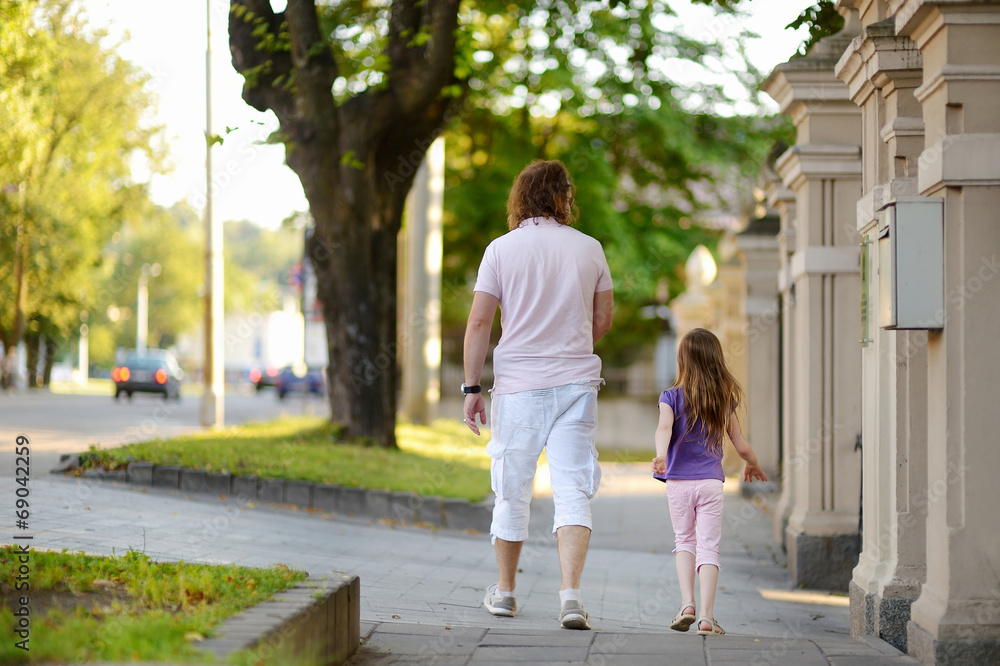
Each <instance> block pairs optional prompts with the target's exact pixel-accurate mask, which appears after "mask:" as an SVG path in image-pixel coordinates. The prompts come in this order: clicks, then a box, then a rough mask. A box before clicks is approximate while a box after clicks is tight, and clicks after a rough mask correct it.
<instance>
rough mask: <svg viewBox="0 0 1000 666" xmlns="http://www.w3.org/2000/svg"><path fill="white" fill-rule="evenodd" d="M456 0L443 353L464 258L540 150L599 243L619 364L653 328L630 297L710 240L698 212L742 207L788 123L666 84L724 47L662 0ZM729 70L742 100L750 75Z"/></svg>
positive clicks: (692, 87) (496, 225)
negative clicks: (740, 86) (456, 104)
mask: <svg viewBox="0 0 1000 666" xmlns="http://www.w3.org/2000/svg"><path fill="white" fill-rule="evenodd" d="M736 4H737V3H735V2H728V3H721V6H720V7H719V8H720V9H722V10H724V11H729V12H733V11H735V7H736ZM468 7H469V10H468V11H467V12H466V13H465V14H463V32H462V38H461V39H460V40H459V44H460V50H459V53H458V55H457V56H456V73H458V74H460V75H461V76H463V77H464V78H465V79H466V80H465V85H466V86H467V89H468V93H467V96H466V98H465V104H464V106H463V108H462V111H461V113H460V114H459V115H458V119H457V122H456V123H455V124H453V126H452V127H451V128H450V129H449V132H448V134H447V141H448V147H447V151H446V152H447V159H448V172H447V176H446V177H447V195H446V197H445V209H446V214H445V254H446V258H445V268H444V274H445V285H446V286H445V298H444V299H443V313H444V320H445V321H444V326H445V331H446V335H448V336H450V340H447V341H446V344H445V353H446V355H448V356H449V357H450V360H452V361H458V360H459V359H460V357H461V334H462V331H463V329H464V323H465V322H464V318H465V317H466V316H467V314H468V305H469V302H470V299H471V295H470V293H469V292H470V291H471V286H472V283H473V282H474V280H475V273H476V269H477V268H478V261H479V258H480V257H481V256H482V252H483V249H484V248H485V246H486V244H487V243H488V242H489V241H490V240H492V239H493V238H495V237H497V236H499V235H501V234H502V233H504V232H506V222H505V217H506V214H505V202H506V196H507V192H508V190H509V188H510V185H511V183H512V182H513V180H514V177H515V176H516V175H517V173H518V171H519V170H520V169H521V168H522V167H523V166H524V165H525V164H526V163H527V162H529V161H530V160H532V159H536V158H543V159H561V160H562V161H563V162H565V163H566V165H567V167H568V168H569V170H570V172H571V174H572V176H573V178H574V181H575V185H576V191H577V193H576V201H577V203H578V205H579V207H580V210H581V217H580V221H579V224H578V228H580V229H581V230H582V231H584V232H585V233H588V234H590V235H592V236H595V237H596V238H597V239H598V240H601V241H602V243H603V244H604V247H605V252H606V254H607V256H608V261H609V264H610V266H611V271H612V275H613V277H614V278H615V306H616V311H615V321H616V323H615V329H614V333H613V334H612V335H609V336H607V337H606V338H605V339H604V340H602V341H601V344H600V345H599V349H598V351H599V352H600V353H601V355H602V357H603V358H604V360H605V362H606V363H611V364H619V363H628V362H629V361H631V360H632V359H633V358H634V357H635V355H636V354H640V353H644V350H643V347H642V344H643V343H645V342H649V341H651V340H652V339H654V338H655V335H656V332H657V331H658V330H659V323H658V322H657V321H653V320H645V319H642V318H641V317H640V316H639V310H640V308H642V307H643V306H644V305H648V304H650V303H653V302H655V300H656V294H657V290H658V287H660V288H661V289H662V286H666V287H668V291H669V294H670V297H671V298H672V297H675V296H676V295H677V294H678V293H679V292H680V291H681V290H682V289H683V283H682V275H681V273H680V272H679V270H680V268H681V267H682V265H683V262H684V261H685V260H686V259H687V256H688V255H689V253H690V252H691V250H692V249H693V248H694V246H695V245H697V244H699V243H704V244H708V245H710V246H711V244H712V243H713V240H714V239H715V238H717V237H718V232H717V231H713V230H712V229H710V228H706V227H705V226H703V225H702V224H701V222H702V221H703V220H704V218H705V217H706V215H708V214H710V213H713V212H720V211H721V212H725V213H728V214H730V215H739V214H740V213H741V212H742V208H743V207H745V206H748V205H749V204H750V200H749V199H750V197H749V194H750V191H751V190H752V186H753V185H754V184H755V182H756V176H757V172H758V169H759V165H760V164H761V163H762V160H763V159H764V157H765V156H766V154H767V152H768V150H769V149H770V147H771V145H772V144H773V142H774V141H775V140H776V138H778V137H780V136H784V135H786V134H787V132H788V124H787V123H786V122H784V121H783V120H781V119H775V118H766V117H762V116H751V117H740V116H724V115H720V114H719V113H718V109H719V108H720V107H724V106H725V105H726V104H727V103H729V102H730V100H729V98H728V96H727V95H726V94H725V92H724V91H723V89H722V88H721V86H719V85H716V84H712V83H706V82H699V83H694V84H687V85H680V84H679V83H677V82H675V81H673V80H671V79H670V78H669V77H668V76H667V75H666V74H665V71H667V70H668V66H670V65H672V64H676V63H678V62H687V63H691V64H693V65H695V66H704V67H706V68H709V66H710V64H711V63H714V62H717V61H718V60H719V59H720V58H721V57H722V52H723V48H722V46H721V45H720V44H718V43H714V42H699V41H697V40H694V39H691V38H688V37H685V36H684V34H683V30H681V29H678V28H679V26H677V25H676V17H675V16H674V15H673V12H672V11H671V9H670V7H669V5H668V4H667V3H665V2H649V3H645V2H643V3H640V2H634V3H632V2H618V3H611V4H610V5H604V4H601V3H594V2H572V1H568V0H565V1H560V2H552V3H545V4H544V5H543V4H541V3H538V4H534V5H527V6H519V7H518V8H517V9H516V11H514V10H513V8H509V7H507V5H506V4H503V3H490V2H478V3H469V5H468ZM508 10H511V11H508ZM746 37H748V35H746V34H744V35H743V36H742V37H741V38H740V39H738V45H737V46H738V48H737V56H738V57H742V56H743V51H742V44H743V40H744V39H745V38H746ZM744 61H745V57H744ZM740 66H741V67H742V68H743V69H744V70H745V73H744V75H743V77H742V79H741V80H742V81H743V83H744V85H745V86H746V88H747V91H748V94H749V95H750V97H751V98H753V95H754V92H753V91H755V90H756V86H757V84H758V83H759V80H760V78H761V76H760V73H759V72H756V71H755V70H754V69H753V68H752V67H751V66H750V65H749V63H746V62H743V63H741V65H740ZM706 78H707V77H706Z"/></svg>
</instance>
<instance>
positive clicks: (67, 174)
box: [0, 0, 160, 384]
mask: <svg viewBox="0 0 1000 666" xmlns="http://www.w3.org/2000/svg"><path fill="white" fill-rule="evenodd" d="M0 17H2V19H0V53H3V58H2V59H0V117H3V119H4V120H3V122H2V123H0V219H2V224H0V342H2V343H3V346H4V348H5V351H6V358H5V363H4V368H3V383H4V384H8V383H9V382H10V378H11V373H12V371H13V354H14V350H15V348H16V346H17V345H18V343H19V342H20V341H21V340H22V339H24V338H29V339H30V338H32V337H35V338H36V339H37V337H38V336H42V335H43V336H45V337H46V338H47V339H49V340H50V341H51V340H58V341H62V340H64V339H65V338H66V337H67V336H70V335H72V334H73V332H74V331H75V330H77V329H78V328H79V326H80V323H81V321H80V313H81V311H82V310H86V309H87V308H88V307H90V305H91V304H92V303H93V299H94V296H95V294H94V293H93V291H92V290H91V289H90V288H89V285H90V284H91V280H90V275H91V272H92V271H93V270H94V269H95V267H96V266H97V265H98V264H99V262H100V261H101V248H102V246H103V244H104V242H106V239H107V238H108V237H110V235H111V233H112V232H113V230H114V229H115V228H116V227H117V226H118V225H119V224H120V223H121V220H122V219H123V218H124V217H126V216H128V215H130V214H131V213H132V212H133V211H134V210H135V209H136V206H137V205H138V204H139V202H140V201H142V199H143V198H144V191H143V188H142V187H141V186H140V185H138V184H136V183H135V181H134V179H133V176H132V169H133V167H134V166H135V164H136V160H137V159H140V158H141V159H142V160H143V161H144V162H145V164H146V166H147V167H149V168H150V169H151V170H155V169H157V168H158V164H159V159H160V155H159V153H158V151H157V150H156V149H155V148H154V141H153V139H154V136H155V134H156V132H157V129H156V128H155V127H150V126H148V124H145V123H144V122H143V120H144V118H143V116H144V114H145V112H146V111H147V110H148V109H149V108H150V106H151V104H152V99H151V97H150V95H149V93H148V92H147V91H146V89H145V82H146V80H147V77H146V75H145V74H143V73H142V72H141V71H140V70H138V69H137V68H136V67H134V66H133V65H131V64H129V63H128V62H126V61H124V60H122V59H121V58H119V57H118V56H117V55H115V53H114V51H113V50H111V49H106V48H104V47H103V46H102V45H101V39H102V38H103V33H101V32H99V31H92V30H89V29H88V27H87V26H86V24H85V23H84V21H83V20H82V19H81V18H80V16H79V15H78V14H77V13H76V12H75V11H74V10H73V8H72V3H71V2H70V1H69V0H44V1H41V0H27V1H23V2H15V1H12V0H0Z"/></svg>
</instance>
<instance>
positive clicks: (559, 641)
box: [479, 629, 594, 647]
mask: <svg viewBox="0 0 1000 666" xmlns="http://www.w3.org/2000/svg"><path fill="white" fill-rule="evenodd" d="M593 641H594V633H593V632H590V631H572V632H571V631H567V630H559V631H558V632H556V631H552V632H548V633H534V634H523V633H519V634H514V633H500V632H497V631H493V630H492V629H491V630H489V631H487V632H486V635H485V636H483V638H481V639H480V641H479V645H480V647H590V645H591V643H593Z"/></svg>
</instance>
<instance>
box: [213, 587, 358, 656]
mask: <svg viewBox="0 0 1000 666" xmlns="http://www.w3.org/2000/svg"><path fill="white" fill-rule="evenodd" d="M215 633H216V635H215V636H213V637H212V638H210V639H208V640H206V641H204V642H202V643H200V644H199V645H198V646H197V648H198V650H199V651H201V652H205V653H208V654H211V655H213V656H214V657H215V658H216V659H217V660H219V661H222V662H226V661H227V660H228V659H229V657H230V655H232V654H235V653H237V652H240V651H242V650H250V651H252V653H253V663H264V664H342V663H344V662H345V661H347V660H348V659H349V658H350V657H351V655H353V654H354V653H355V651H357V649H358V646H359V645H360V644H361V582H360V579H359V578H358V577H357V576H351V575H342V576H310V577H309V578H308V579H306V580H305V581H303V582H301V583H298V584H296V585H295V586H293V587H291V588H289V589H287V590H285V591H284V592H279V593H277V594H275V595H274V597H273V598H272V599H271V600H270V601H265V602H262V603H259V604H257V605H256V606H253V607H252V608H248V609H247V610H245V611H243V612H242V613H240V614H239V615H235V616H233V617H231V618H229V619H228V620H225V621H224V622H223V623H222V624H221V625H219V627H218V628H217V629H216V631H215Z"/></svg>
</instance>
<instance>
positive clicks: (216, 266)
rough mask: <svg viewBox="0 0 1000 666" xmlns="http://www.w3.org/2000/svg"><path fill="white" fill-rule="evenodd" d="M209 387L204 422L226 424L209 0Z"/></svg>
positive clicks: (206, 376) (207, 5)
mask: <svg viewBox="0 0 1000 666" xmlns="http://www.w3.org/2000/svg"><path fill="white" fill-rule="evenodd" d="M205 44H206V46H205V225H204V226H205V364H204V371H203V373H202V379H203V381H204V386H205V390H204V393H203V394H202V399H201V424H202V425H203V426H205V427H208V428H212V427H215V428H221V427H222V426H223V425H224V424H225V383H224V382H225V377H224V374H223V373H224V368H225V364H224V361H223V356H222V355H223V352H224V349H223V345H224V337H223V316H224V314H223V308H222V304H223V270H222V225H221V224H220V223H219V222H218V221H216V220H214V219H213V217H212V144H213V141H212V4H211V2H207V1H206V3H205Z"/></svg>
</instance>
